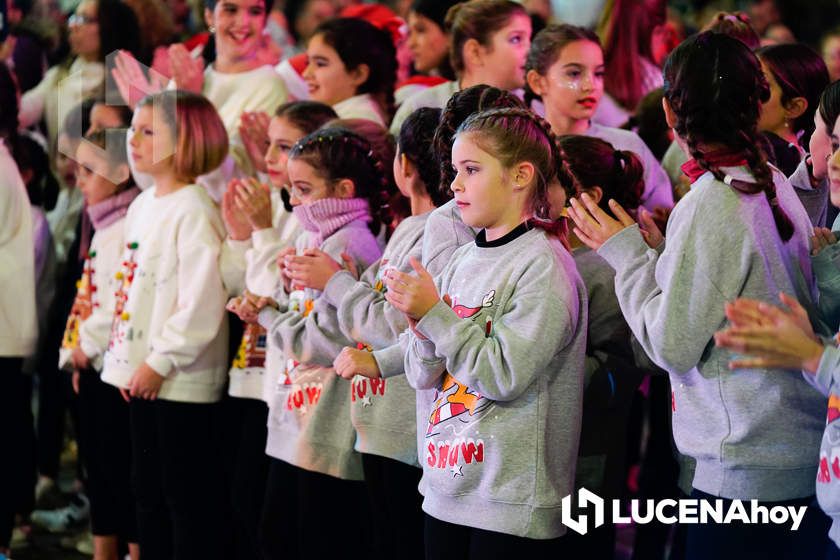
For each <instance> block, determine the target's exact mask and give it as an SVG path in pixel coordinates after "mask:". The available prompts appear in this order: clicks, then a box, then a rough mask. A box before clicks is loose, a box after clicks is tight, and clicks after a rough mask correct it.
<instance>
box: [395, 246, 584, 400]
mask: <svg viewBox="0 0 840 560" xmlns="http://www.w3.org/2000/svg"><path fill="white" fill-rule="evenodd" d="M549 259H550V260H549ZM562 277H563V275H562V272H561V271H559V270H558V265H557V264H556V263H555V262H554V260H553V259H551V258H550V257H540V258H537V259H534V260H533V261H531V262H530V263H529V265H528V268H527V269H526V270H525V271H523V274H522V276H521V277H520V278H518V279H517V282H516V287H515V292H514V293H513V294H511V295H510V297H509V298H507V300H506V302H505V303H503V304H502V305H503V306H504V308H503V309H502V310H501V313H499V312H498V311H497V312H496V313H495V314H494V321H493V323H492V331H491V333H490V335H489V336H487V335H486V334H485V327H484V325H480V324H477V323H475V322H474V321H470V320H464V319H461V318H459V317H458V316H457V315H456V313H455V311H453V310H452V309H451V308H450V307H449V306H448V305H446V304H445V303H444V302H443V301H439V302H438V303H437V304H436V305H435V306H434V307H433V308H432V309H431V310H430V311H429V312H428V313H426V315H425V316H424V317H423V318H422V319H421V320H420V321H419V322H418V324H417V330H418V332H420V333H421V334H423V335H424V336H425V337H427V338H428V339H429V343H431V344H432V345H433V348H434V351H433V353H432V352H430V351H429V349H428V348H424V346H425V345H427V344H429V343H426V342H422V343H421V341H418V340H415V341H414V344H413V348H412V349H413V350H414V354H413V355H415V356H417V357H418V358H420V359H422V360H423V361H427V360H429V361H430V359H431V357H432V355H433V354H434V355H437V356H439V357H441V358H444V359H445V362H446V369H447V370H448V371H449V373H450V374H451V375H452V376H453V377H454V378H455V379H456V380H458V382H459V383H461V384H463V385H466V386H468V387H471V388H473V389H475V390H476V391H478V392H479V393H481V394H482V395H484V396H486V397H488V398H489V399H492V400H495V401H512V400H514V399H516V398H518V397H519V396H520V395H521V394H522V393H523V392H524V391H525V390H526V389H527V388H528V387H529V386H530V385H531V384H532V383H533V382H534V380H535V379H537V377H538V376H539V375H540V374H541V373H543V372H544V371H545V368H546V367H547V366H548V364H549V363H550V362H551V360H552V358H553V357H554V356H555V354H556V353H557V352H558V350H559V349H561V348H563V347H565V346H566V345H567V344H568V343H569V341H570V340H571V339H572V337H573V335H574V333H575V332H576V330H577V329H579V328H582V327H581V325H579V324H578V319H579V309H580V305H579V302H577V294H576V293H575V292H574V291H573V289H572V287H571V285H570V284H569V283H568V281H566V280H565V279H564V280H560V278H562ZM547 333H550V335H549V334H547ZM535 340H543V341H545V343H541V344H534V341H535ZM418 388H419V387H418Z"/></svg>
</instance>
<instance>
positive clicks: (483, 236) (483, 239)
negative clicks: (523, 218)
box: [475, 222, 531, 248]
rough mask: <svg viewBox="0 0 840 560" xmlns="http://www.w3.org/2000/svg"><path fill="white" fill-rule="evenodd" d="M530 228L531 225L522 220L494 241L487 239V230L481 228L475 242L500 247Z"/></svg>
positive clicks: (480, 244)
mask: <svg viewBox="0 0 840 560" xmlns="http://www.w3.org/2000/svg"><path fill="white" fill-rule="evenodd" d="M530 229H531V226H530V225H528V222H522V223H521V224H519V225H518V226H516V227H515V228H513V229H512V230H511V231H510V232H508V233H506V234H505V235H503V236H501V237H500V238H498V239H496V240H494V241H487V230H484V229H483V230H481V231H480V232H478V235H477V236H476V237H475V244H476V245H477V246H479V247H484V248H489V247H501V246H502V245H506V244H508V243H510V242H511V241H513V240H514V239H516V238H517V237H521V236H522V235H524V234H526V233H528V231H529V230H530Z"/></svg>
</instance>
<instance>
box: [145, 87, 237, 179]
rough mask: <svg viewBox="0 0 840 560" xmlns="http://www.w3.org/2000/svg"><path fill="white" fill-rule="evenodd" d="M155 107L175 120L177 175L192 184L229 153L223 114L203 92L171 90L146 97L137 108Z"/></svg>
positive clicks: (175, 164)
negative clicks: (217, 110) (221, 114)
mask: <svg viewBox="0 0 840 560" xmlns="http://www.w3.org/2000/svg"><path fill="white" fill-rule="evenodd" d="M145 106H154V107H157V108H159V109H161V110H163V111H164V117H165V119H166V121H167V122H168V123H174V127H175V128H174V130H173V131H172V132H173V133H174V134H175V138H173V140H174V143H175V154H174V160H173V167H174V169H175V175H176V177H177V178H178V179H179V180H181V181H186V182H189V183H192V182H194V181H195V179H196V177H198V176H199V175H204V174H205V173H209V172H210V171H213V170H214V169H216V168H217V167H219V165H221V164H222V162H223V161H224V159H225V157H227V154H228V134H227V130H226V129H225V125H224V123H222V119H221V118H220V117H219V113H217V112H216V108H215V107H214V106H213V104H212V103H210V101H208V100H207V98H206V97H204V96H203V95H200V94H197V93H192V92H188V91H181V90H169V91H164V92H161V93H156V94H154V95H148V96H146V97H144V98H143V100H142V101H140V103H139V104H138V105H137V107H138V108H139V107H145Z"/></svg>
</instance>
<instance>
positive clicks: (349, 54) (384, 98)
mask: <svg viewBox="0 0 840 560" xmlns="http://www.w3.org/2000/svg"><path fill="white" fill-rule="evenodd" d="M306 53H307V55H308V57H309V64H308V66H307V67H306V70H304V72H303V78H304V80H306V83H307V86H308V87H309V98H310V99H312V100H313V101H320V102H322V103H326V104H327V105H331V106H332V108H333V109H334V110H335V112H336V113H338V116H339V117H340V118H342V119H352V118H358V119H369V120H372V121H374V122H376V123H378V124H380V125H382V126H386V125H387V123H388V120H389V119H390V118H391V115H392V114H393V112H394V111H393V106H394V86H395V83H396V80H397V61H396V51H395V49H394V43H393V42H392V40H391V37H390V36H389V35H388V33H386V32H385V31H381V30H379V29H377V28H376V27H375V26H374V25H372V24H370V23H368V22H367V21H364V20H362V19H356V18H337V19H332V20H329V21H326V22H324V23H322V24H321V25H319V26H318V29H317V30H316V31H315V34H314V35H313V36H312V38H311V39H310V40H309V44H308V45H307V48H306Z"/></svg>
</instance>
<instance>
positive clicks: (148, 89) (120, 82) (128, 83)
mask: <svg viewBox="0 0 840 560" xmlns="http://www.w3.org/2000/svg"><path fill="white" fill-rule="evenodd" d="M111 76H113V77H114V82H115V83H116V84H117V89H118V90H119V92H120V95H122V98H123V101H125V103H126V105H128V106H129V107H131V108H132V109H134V107H136V106H137V103H138V102H139V101H140V100H141V99H143V98H144V97H146V96H147V95H151V94H153V93H158V92H161V91H163V90H164V88H165V87H166V84H165V83H164V79H165V78H164V77H163V76H161V75H160V74H158V73H156V72H153V73H152V75H151V77H147V76H146V74H145V73H144V72H143V69H142V68H141V67H140V63H139V62H137V59H136V58H134V56H133V55H132V54H131V53H130V52H128V51H120V52H118V53H117V56H116V57H115V58H114V68H112V69H111Z"/></svg>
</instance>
